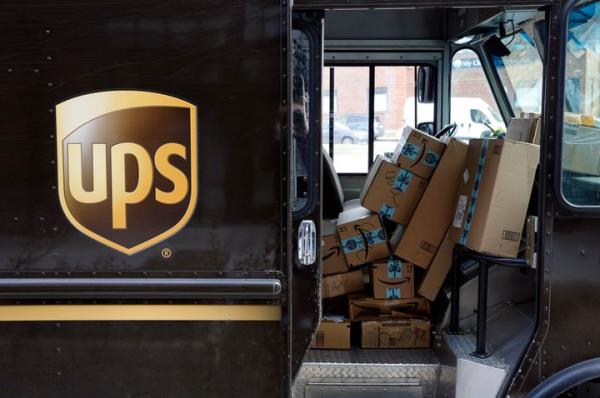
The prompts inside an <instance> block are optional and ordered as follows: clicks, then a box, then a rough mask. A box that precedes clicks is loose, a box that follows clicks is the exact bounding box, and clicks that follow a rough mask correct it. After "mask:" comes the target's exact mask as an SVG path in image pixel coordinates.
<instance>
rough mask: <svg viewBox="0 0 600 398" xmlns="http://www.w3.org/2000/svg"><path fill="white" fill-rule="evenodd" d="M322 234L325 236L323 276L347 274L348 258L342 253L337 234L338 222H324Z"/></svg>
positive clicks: (322, 251) (322, 253)
mask: <svg viewBox="0 0 600 398" xmlns="http://www.w3.org/2000/svg"><path fill="white" fill-rule="evenodd" d="M321 234H322V236H323V247H322V250H321V258H322V259H323V275H332V274H339V273H342V272H347V271H348V263H347V262H346V256H344V253H343V252H342V245H341V243H340V238H339V236H338V234H337V221H336V220H323V222H322V223H321Z"/></svg>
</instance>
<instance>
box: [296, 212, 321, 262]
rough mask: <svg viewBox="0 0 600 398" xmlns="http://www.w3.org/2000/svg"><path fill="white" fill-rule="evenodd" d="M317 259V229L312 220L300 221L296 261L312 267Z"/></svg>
mask: <svg viewBox="0 0 600 398" xmlns="http://www.w3.org/2000/svg"><path fill="white" fill-rule="evenodd" d="M316 259H317V227H316V226H315V223H314V221H313V220H302V222H301V223H300V227H298V261H299V262H300V264H302V265H312V264H314V263H315V261H316Z"/></svg>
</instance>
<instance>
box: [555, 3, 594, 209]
mask: <svg viewBox="0 0 600 398" xmlns="http://www.w3.org/2000/svg"><path fill="white" fill-rule="evenodd" d="M566 40H567V44H566V54H565V81H564V85H565V86H564V116H563V138H562V193H563V196H564V198H565V199H566V200H567V201H568V202H569V203H571V204H572V205H575V206H598V205H600V75H599V71H600V2H597V1H596V2H589V0H588V1H585V2H579V3H578V5H576V6H575V8H573V9H572V10H571V12H570V14H569V19H568V28H567V38H566Z"/></svg>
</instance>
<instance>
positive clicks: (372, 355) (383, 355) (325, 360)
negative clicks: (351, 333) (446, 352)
mask: <svg viewBox="0 0 600 398" xmlns="http://www.w3.org/2000/svg"><path fill="white" fill-rule="evenodd" d="M439 372H440V362H439V360H438V359H437V357H436V356H435V354H434V353H433V351H432V350H430V349H360V348H353V349H352V350H310V351H309V352H308V354H307V355H306V357H305V359H304V363H303V365H302V368H301V369H300V372H299V374H298V377H297V378H296V382H295V383H294V390H293V396H294V398H304V397H305V390H306V386H307V385H309V384H315V383H335V384H337V385H340V386H343V385H344V384H346V383H348V384H353V385H356V384H357V383H358V384H360V383H364V384H365V385H367V384H369V383H373V382H377V383H380V384H381V383H384V384H385V383H390V384H394V383H396V384H397V383H405V384H406V385H407V386H408V385H413V386H414V385H420V386H422V391H423V397H435V392H436V387H437V379H438V376H439Z"/></svg>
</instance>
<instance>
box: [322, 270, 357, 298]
mask: <svg viewBox="0 0 600 398" xmlns="http://www.w3.org/2000/svg"><path fill="white" fill-rule="evenodd" d="M322 286H323V298H331V297H337V296H343V295H344V294H348V293H353V292H360V291H361V290H363V289H364V288H365V282H364V279H363V273H362V270H360V269H358V270H356V271H350V272H346V273H343V274H335V275H329V276H326V277H324V278H323V284H322Z"/></svg>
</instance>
